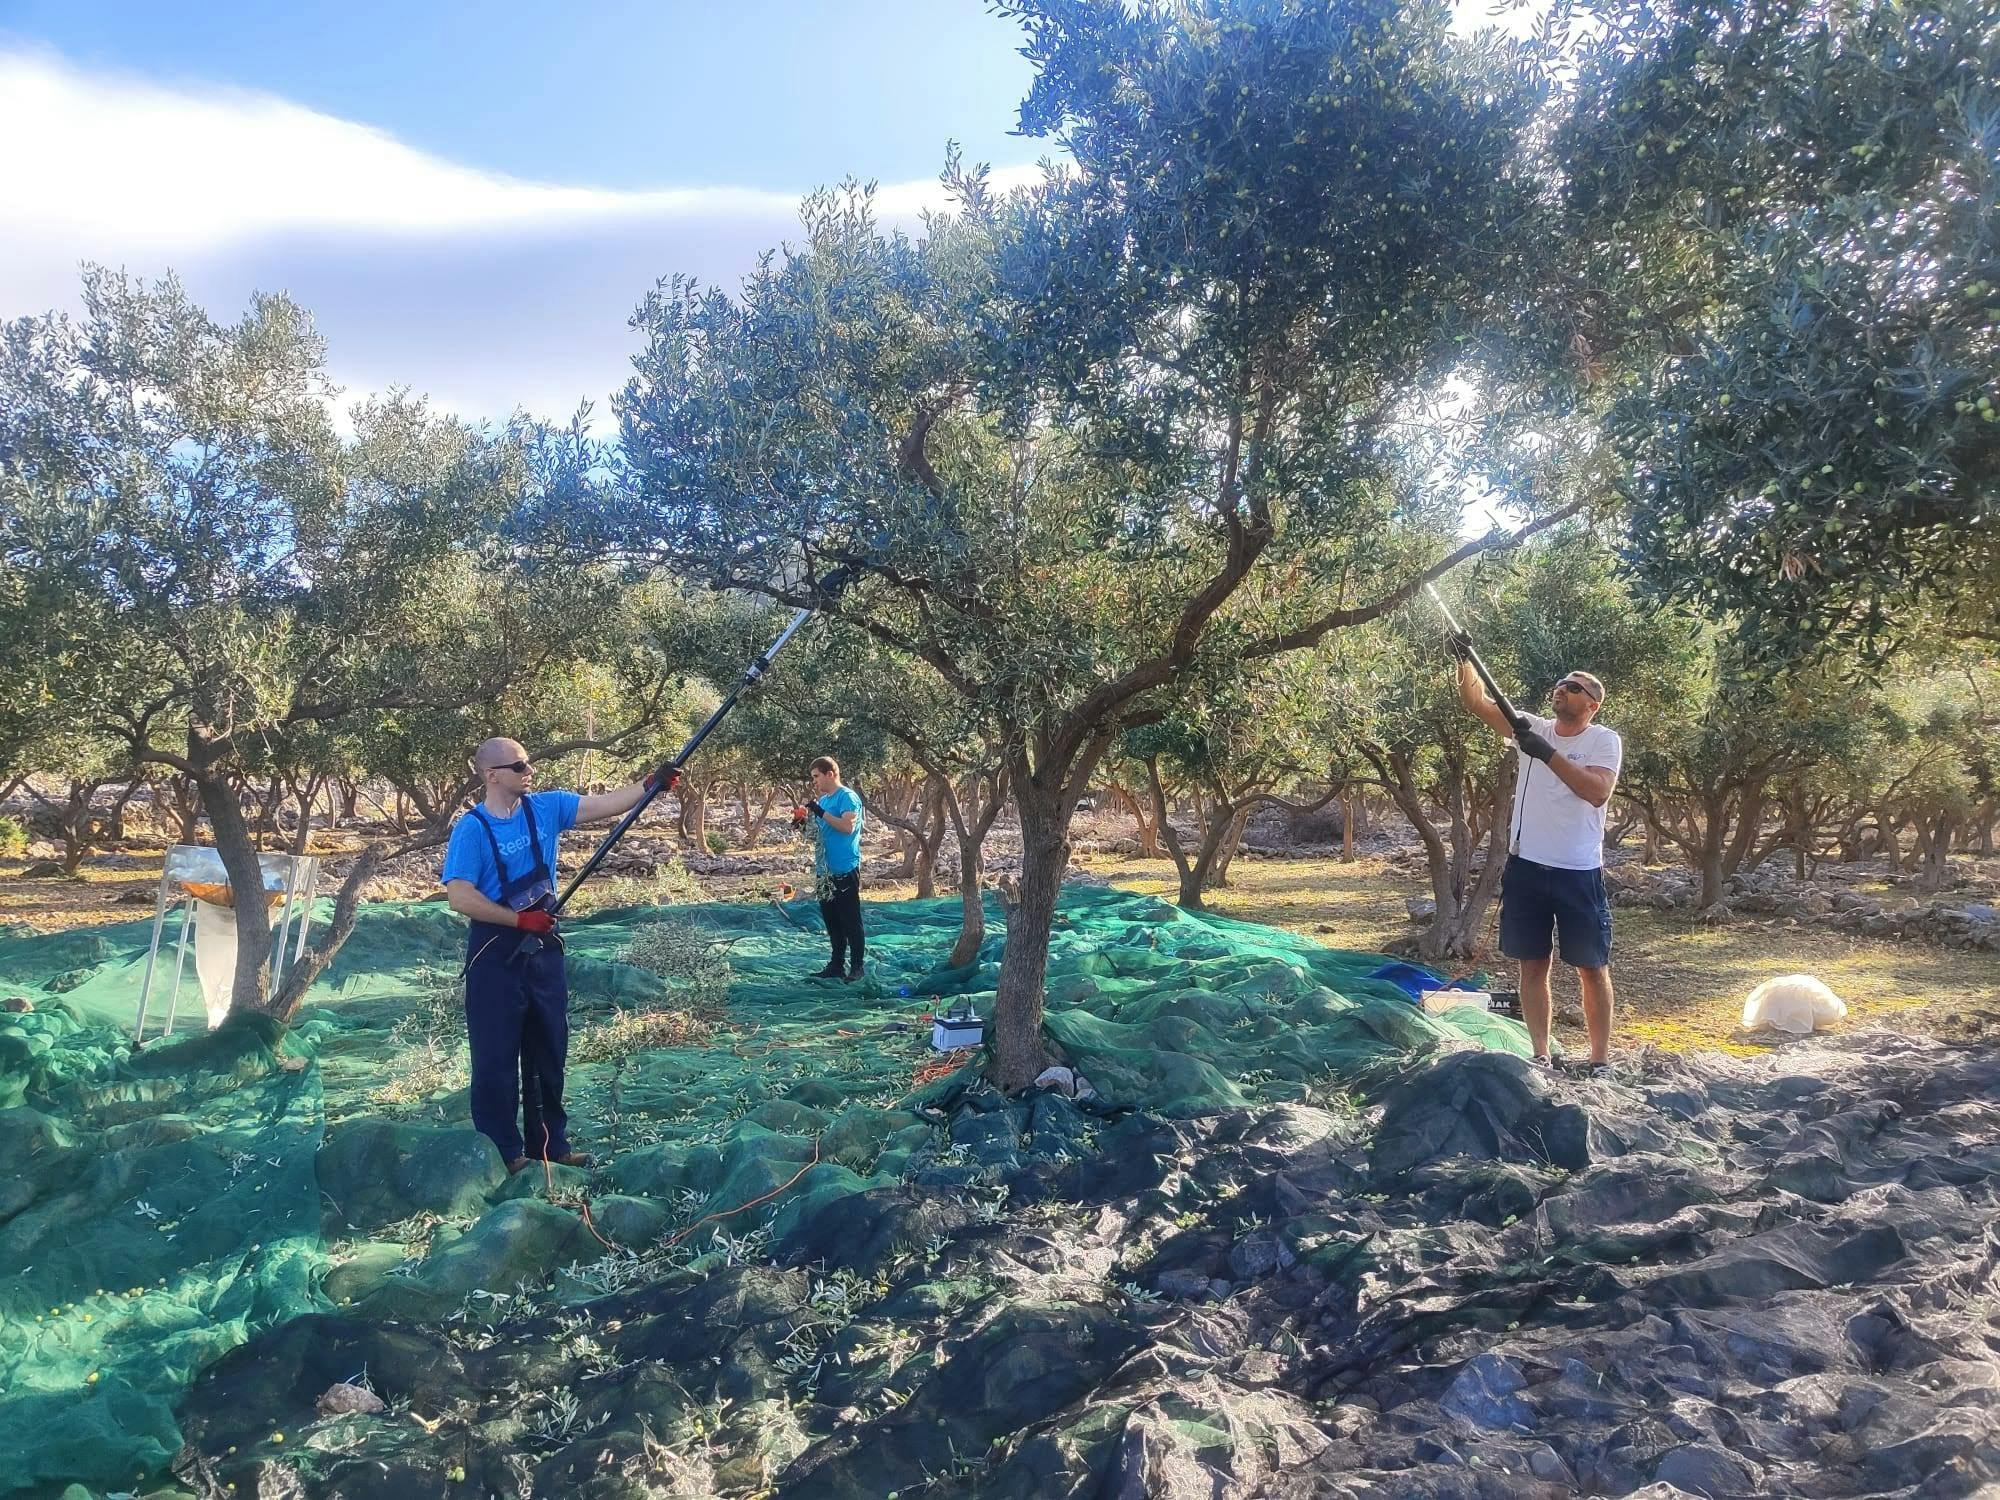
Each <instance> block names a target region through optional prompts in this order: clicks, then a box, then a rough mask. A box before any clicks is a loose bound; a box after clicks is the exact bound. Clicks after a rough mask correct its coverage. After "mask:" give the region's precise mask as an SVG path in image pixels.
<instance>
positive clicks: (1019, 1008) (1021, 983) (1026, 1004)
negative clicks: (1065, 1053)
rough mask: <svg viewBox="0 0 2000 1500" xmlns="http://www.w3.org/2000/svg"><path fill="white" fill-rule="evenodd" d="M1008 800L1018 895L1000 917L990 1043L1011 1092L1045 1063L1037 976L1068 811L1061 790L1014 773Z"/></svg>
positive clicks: (1063, 863)
mask: <svg viewBox="0 0 2000 1500" xmlns="http://www.w3.org/2000/svg"><path fill="white" fill-rule="evenodd" d="M1014 805H1015V807H1016V808H1017V809H1019V811H1020V815H1021V899H1020V901H1019V902H1018V903H1017V904H1016V905H1015V907H1014V909H1013V911H1011V912H1010V913H1008V916H1007V946H1006V949H1005V951H1004V952H1003V953H1002V955H1001V958H1000V982H999V986H998V989H997V991H996V993H995V995H994V1027H993V1050H994V1068H995V1072H996V1075H997V1076H996V1081H997V1082H998V1084H999V1086H1000V1087H1001V1088H1002V1089H1004V1090H1005V1091H1007V1092H1008V1093H1013V1092H1015V1091H1017V1090H1019V1089H1024V1088H1026V1087H1027V1086H1028V1085H1029V1084H1031V1083H1033V1082H1034V1081H1035V1075H1036V1074H1037V1073H1039V1072H1041V1071H1042V1068H1043V1067H1044V1066H1045V1059H1046V1057H1047V1054H1046V1052H1045V1051H1044V1050H1043V1047H1042V1002H1043V992H1042V984H1043V980H1044V978H1045V977H1046V975H1047V973H1048V966H1049V931H1050V926H1051V923H1052V922H1053V921H1054V919H1055V910H1056V900H1057V898H1058V896H1059V895H1060V894H1061V892H1062V880H1063V872H1064V871H1066V870H1067V869H1068V868H1069V856H1070V842H1069V814H1070V811H1071V807H1073V806H1074V802H1073V800H1071V801H1069V802H1068V803H1067V805H1066V803H1065V799H1064V797H1063V795H1062V794H1061V793H1051V792H1048V791H1046V790H1044V789H1042V788H1040V787H1037V786H1035V785H1034V783H1033V781H1032V780H1031V778H1029V777H1026V776H1016V777H1015V790H1014Z"/></svg>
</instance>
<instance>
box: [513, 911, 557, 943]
mask: <svg viewBox="0 0 2000 1500" xmlns="http://www.w3.org/2000/svg"><path fill="white" fill-rule="evenodd" d="M514 925H515V926H516V927H518V928H520V929H521V931H523V932H532V933H534V934H535V936H537V937H547V936H548V935H549V934H550V933H552V932H554V931H555V930H556V918H555V913H554V912H547V911H543V910H542V909H541V908H540V907H539V906H531V907H529V908H528V909H527V910H526V911H520V912H516V913H514Z"/></svg>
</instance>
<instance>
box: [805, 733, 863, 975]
mask: <svg viewBox="0 0 2000 1500" xmlns="http://www.w3.org/2000/svg"><path fill="white" fill-rule="evenodd" d="M812 790H813V796H812V801H810V802H808V803H807V804H806V805H805V806H804V807H797V808H793V809H792V822H793V823H794V824H795V825H799V826H803V825H804V824H805V822H806V821H807V819H811V820H812V825H813V873H814V874H815V875H816V876H817V877H818V880H819V915H820V920H821V921H822V922H824V923H826V935H827V937H828V939H829V940H831V941H832V943H833V961H832V962H831V963H829V964H828V965H827V966H826V967H825V968H824V969H821V970H820V971H819V972H818V973H817V974H815V975H813V976H812V977H813V978H815V979H844V980H847V981H848V982H850V983H852V982H853V981H854V980H856V979H859V978H860V977H861V959H862V951H863V949H864V947H865V946H866V943H867V939H866V938H865V937H864V936H863V934H862V931H861V798H860V797H859V796H857V795H856V794H855V791H854V789H853V788H852V787H848V786H842V785H841V784H840V765H839V763H838V762H837V761H835V760H834V758H833V757H832V756H830V755H822V756H821V757H820V758H819V759H818V760H816V761H814V762H813V763H812Z"/></svg>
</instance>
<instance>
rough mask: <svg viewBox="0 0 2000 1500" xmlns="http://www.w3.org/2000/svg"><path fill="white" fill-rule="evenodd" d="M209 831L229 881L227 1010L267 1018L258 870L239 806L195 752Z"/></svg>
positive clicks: (265, 927) (266, 948)
mask: <svg viewBox="0 0 2000 1500" xmlns="http://www.w3.org/2000/svg"><path fill="white" fill-rule="evenodd" d="M189 759H190V760H191V761H193V762H194V765H195V777H196V781H197V783H198V785H199V786H200V787H201V797H202V801H203V802H204V803H205V804H207V807H208V821H209V824H210V826H211V827H213V828H214V830H215V852H216V853H217V854H218V855H220V856H221V858H222V868H223V870H224V871H225V872H226V873H227V874H228V876H229V889H230V893H231V897H232V902H233V904H234V906H235V909H236V976H235V979H234V981H233V982H232V986H231V990H230V1002H229V1003H230V1008H231V1009H232V1010H257V1011H263V1012H264V1013H266V1014H269V1013H270V1007H269V1003H268V1002H269V998H270V969H269V964H270V960H271V909H270V907H269V906H268V905H267V904H266V902H265V900H264V867H263V865H262V864H261V863H260V862H259V861H258V858H257V847H256V843H255V840H254V838H253V836H252V834H251V832H250V828H249V825H248V823H246V822H245V820H244V817H243V806H242V803H241V802H240V801H238V799H237V797H236V794H235V792H234V791H233V790H232V789H231V788H230V786H229V785H228V783H227V782H226V781H224V779H223V778H222V777H221V776H220V775H218V774H216V773H214V772H213V771H210V770H208V769H207V758H206V757H205V756H202V755H201V754H200V753H199V751H198V750H197V751H196V752H195V753H193V754H191V755H190V756H189Z"/></svg>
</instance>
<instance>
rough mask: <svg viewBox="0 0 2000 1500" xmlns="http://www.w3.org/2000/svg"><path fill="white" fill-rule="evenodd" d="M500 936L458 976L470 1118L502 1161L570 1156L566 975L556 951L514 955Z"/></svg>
mask: <svg viewBox="0 0 2000 1500" xmlns="http://www.w3.org/2000/svg"><path fill="white" fill-rule="evenodd" d="M518 937H519V934H518V933H516V932H515V931H513V930H512V929H508V930H507V931H506V935H505V936H504V937H503V938H501V939H500V941H498V942H495V943H493V944H491V945H490V946H488V947H487V948H486V949H485V951H484V952H483V953H481V954H480V956H479V957H478V958H476V959H474V960H473V962H472V966H471V967H470V968H469V969H467V970H466V974H465V1030H466V1035H467V1036H468V1037H469V1038H470V1039H471V1042H472V1123H473V1126H474V1128H476V1129H477V1130H478V1131H479V1132H480V1134H482V1135H484V1136H485V1137H487V1139H489V1140H491V1141H492V1142H493V1144H494V1145H496V1146H498V1147H499V1148H500V1159H501V1160H502V1161H514V1160H517V1159H518V1158H520V1157H523V1156H530V1157H534V1158H536V1159H537V1160H540V1159H542V1158H554V1157H560V1156H567V1155H568V1154H569V1116H568V1115H566V1114H564V1113H563V1102H562V1091H563V1064H564V1062H565V1061H566V1060H567V1059H568V1057H569V978H568V976H567V975H566V974H565V973H564V972H563V955H562V950H561V949H560V948H558V947H557V946H556V945H555V944H554V943H550V942H544V943H543V945H542V951H541V952H539V953H532V954H528V955H525V956H523V957H521V958H518V959H517V958H514V957H512V956H511V955H512V954H513V952H514V943H513V941H512V940H513V939H516V938H518Z"/></svg>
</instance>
